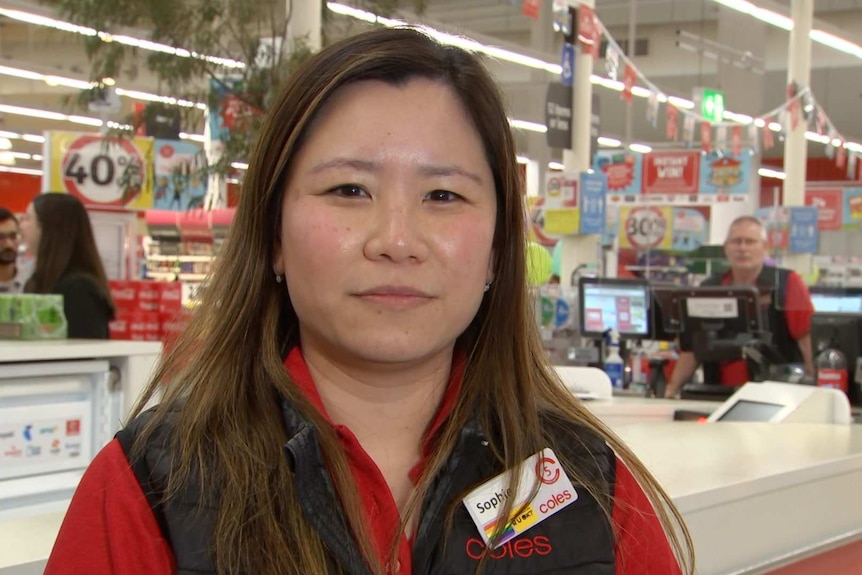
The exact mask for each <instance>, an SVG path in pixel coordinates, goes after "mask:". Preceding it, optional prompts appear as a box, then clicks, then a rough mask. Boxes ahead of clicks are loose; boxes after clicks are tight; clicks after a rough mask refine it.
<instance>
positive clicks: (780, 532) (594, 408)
mask: <svg viewBox="0 0 862 575" xmlns="http://www.w3.org/2000/svg"><path fill="white" fill-rule="evenodd" d="M557 369H558V373H559V374H560V376H561V378H562V380H563V382H564V383H565V384H566V386H567V388H569V389H570V391H572V392H573V393H574V394H575V395H577V396H579V397H581V398H583V400H584V405H585V406H586V407H587V408H588V409H589V410H590V411H591V412H592V413H594V414H595V415H596V416H597V417H598V418H599V419H601V420H602V421H603V422H604V423H605V424H607V425H608V427H610V428H611V429H612V430H613V431H614V432H615V433H616V434H617V435H619V436H620V437H621V438H622V439H623V440H624V441H625V442H626V443H627V444H628V445H629V446H630V447H631V448H632V450H633V451H634V452H635V454H637V456H638V457H639V458H640V459H641V460H642V461H643V462H644V464H645V465H646V466H647V467H648V468H649V469H650V470H651V471H652V473H653V474H654V475H655V477H656V478H657V479H658V480H659V481H660V482H661V484H662V485H663V486H664V488H665V490H666V491H667V492H668V494H669V495H670V496H671V498H672V499H673V501H674V502H675V504H676V505H677V507H678V508H679V510H680V512H681V513H682V515H683V517H684V518H685V521H686V524H687V525H688V528H689V530H690V532H691V535H692V539H693V541H694V544H695V549H696V558H697V569H698V570H697V572H698V574H700V575H731V574H732V575H760V574H769V575H785V574H786V575H791V574H793V575H803V574H804V575H809V574H810V575H820V574H821V573H830V575H850V574H853V575H856V574H857V573H860V572H862V567H858V566H860V565H862V497H860V496H859V493H860V489H862V425H853V424H851V421H852V420H851V409H850V404H849V402H848V400H847V397H846V395H844V394H843V393H841V392H839V391H837V390H829V389H823V388H816V387H812V386H803V385H795V384H787V383H772V382H766V383H750V384H748V385H746V386H744V387H742V388H740V389H739V390H738V391H737V392H736V393H735V394H733V395H732V396H731V397H730V398H728V399H727V400H726V401H724V402H714V401H687V400H670V399H655V398H644V397H638V396H635V395H633V394H631V393H626V392H622V393H620V392H618V391H614V392H612V390H611V385H610V379H608V378H607V376H606V375H605V374H604V372H602V371H601V370H599V369H595V368H577V367H558V368H557ZM603 376H604V377H603ZM680 419H682V420H683V421H680ZM848 557H851V558H852V561H853V562H851V563H849V564H850V565H855V567H853V569H852V570H841V569H840V568H834V567H827V565H833V564H830V563H827V562H829V561H836V560H837V561H839V562H841V561H844V562H845V563H844V564H846V561H848ZM809 564H810V565H809ZM802 565H805V567H804V568H803V567H800V566H802ZM783 569H787V571H783ZM793 569H798V570H793Z"/></svg>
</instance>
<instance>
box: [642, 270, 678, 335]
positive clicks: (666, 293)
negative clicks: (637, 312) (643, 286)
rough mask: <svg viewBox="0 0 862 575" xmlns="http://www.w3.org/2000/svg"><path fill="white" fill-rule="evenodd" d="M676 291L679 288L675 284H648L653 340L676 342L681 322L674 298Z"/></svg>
mask: <svg viewBox="0 0 862 575" xmlns="http://www.w3.org/2000/svg"><path fill="white" fill-rule="evenodd" d="M678 289H680V286H678V285H676V284H669V283H659V282H650V292H651V296H652V297H651V305H650V323H651V325H652V339H653V340H656V341H676V338H677V336H678V335H679V332H680V329H681V324H682V321H681V319H680V317H679V305H678V303H677V298H676V297H675V294H676V292H677V290H678Z"/></svg>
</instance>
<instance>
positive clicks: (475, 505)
mask: <svg viewBox="0 0 862 575" xmlns="http://www.w3.org/2000/svg"><path fill="white" fill-rule="evenodd" d="M513 472H516V473H518V474H519V475H520V478H519V482H518V489H517V493H514V492H513V490H512V489H511V488H510V487H509V486H508V485H509V481H510V475H511V473H513ZM536 480H538V490H537V491H536V492H535V494H534V493H533V490H534V489H535V488H536ZM531 495H532V496H533V497H532V498H531ZM509 499H511V500H512V501H511V502H510V505H511V509H512V512H511V514H510V515H509V516H508V517H504V518H503V519H504V520H505V524H504V527H502V528H500V518H499V517H498V516H499V509H498V508H499V507H502V505H503V504H504V503H506V502H507V500H509ZM577 499H578V494H577V492H576V491H575V488H574V487H573V486H572V482H571V481H570V480H569V478H568V476H567V475H566V473H565V471H564V470H563V468H562V467H561V466H560V464H559V460H558V458H557V457H556V455H555V454H554V452H553V451H552V450H550V449H543V450H542V451H540V452H539V453H537V454H535V455H533V456H532V457H529V458H528V459H527V460H525V461H524V462H523V463H521V464H520V465H519V466H518V467H517V468H515V469H512V470H510V471H507V472H506V473H503V474H501V475H498V476H497V477H494V478H493V479H490V480H489V481H486V482H485V483H484V484H482V485H480V486H479V487H478V488H476V489H475V490H473V491H472V492H471V493H470V494H468V495H467V497H465V498H464V505H465V506H466V507H467V511H468V512H469V513H470V516H471V517H472V519H473V522H474V523H475V524H476V527H478V529H479V533H480V535H481V536H482V539H483V540H484V541H485V544H486V545H487V544H489V542H490V541H491V540H492V538H494V537H495V535H496V538H495V539H494V541H493V544H494V547H495V548H499V547H500V546H502V545H505V544H506V543H507V542H509V541H511V540H513V539H515V538H516V537H518V536H519V535H521V534H522V533H524V532H525V531H527V530H528V529H530V528H531V527H534V526H535V525H538V524H539V523H541V522H542V521H544V520H545V519H547V518H548V517H550V516H551V515H553V514H554V513H557V512H558V511H560V510H562V509H563V508H564V507H566V506H568V505H570V504H571V503H574V502H575V501H576V500H577Z"/></svg>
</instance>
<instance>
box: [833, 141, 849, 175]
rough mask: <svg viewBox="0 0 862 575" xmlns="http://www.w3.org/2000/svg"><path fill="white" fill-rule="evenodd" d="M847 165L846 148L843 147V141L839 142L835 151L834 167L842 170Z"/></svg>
mask: <svg viewBox="0 0 862 575" xmlns="http://www.w3.org/2000/svg"><path fill="white" fill-rule="evenodd" d="M846 164H847V148H845V147H844V140H841V143H840V144H838V147H837V148H836V149H835V165H836V166H838V167H839V168H843V167H844V166H845V165H846Z"/></svg>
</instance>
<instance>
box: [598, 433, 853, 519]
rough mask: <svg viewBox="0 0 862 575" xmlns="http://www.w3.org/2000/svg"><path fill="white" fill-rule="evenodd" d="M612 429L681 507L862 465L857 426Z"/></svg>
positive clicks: (712, 502)
mask: <svg viewBox="0 0 862 575" xmlns="http://www.w3.org/2000/svg"><path fill="white" fill-rule="evenodd" d="M614 431H615V432H616V433H617V434H618V435H619V436H620V437H621V438H622V439H623V440H624V441H625V442H626V444H627V445H628V446H629V447H631V448H632V450H633V451H634V452H635V453H636V454H637V455H638V457H640V458H641V460H642V461H643V462H644V464H646V466H647V467H648V468H649V469H650V470H651V471H652V472H653V474H654V475H655V476H656V478H657V479H658V480H659V481H661V483H662V485H664V487H665V489H666V490H667V492H668V493H669V494H670V496H671V497H672V498H673V500H674V501H675V502H676V504H677V506H678V507H679V508H680V511H683V512H685V511H687V510H691V509H696V508H701V507H706V506H709V505H717V504H720V503H723V502H725V501H727V500H730V499H740V498H744V497H751V496H754V495H757V494H759V493H764V492H767V491H773V490H776V489H780V488H782V487H785V486H786V485H788V484H790V483H802V482H807V481H811V480H813V479H817V478H821V477H826V476H829V475H835V474H837V473H841V472H843V471H847V470H852V469H862V426H860V425H828V424H792V423H780V424H775V423H730V422H728V423H709V424H700V423H694V422H673V423H639V424H631V425H623V426H620V427H617V428H616V429H614Z"/></svg>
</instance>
